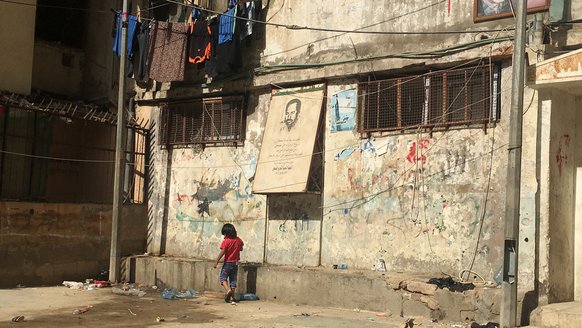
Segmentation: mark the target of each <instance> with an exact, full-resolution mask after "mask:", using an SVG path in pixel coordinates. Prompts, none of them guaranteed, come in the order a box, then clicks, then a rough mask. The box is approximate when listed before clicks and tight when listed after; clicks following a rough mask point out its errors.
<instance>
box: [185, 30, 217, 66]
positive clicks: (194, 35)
mask: <svg viewBox="0 0 582 328" xmlns="http://www.w3.org/2000/svg"><path fill="white" fill-rule="evenodd" d="M210 33H211V31H210V27H209V26H208V21H207V20H206V19H197V20H196V21H193V22H190V49H189V50H190V51H189V52H188V61H190V62H191V63H193V64H199V63H202V62H204V61H205V60H207V59H209V58H210V41H211V34H210Z"/></svg>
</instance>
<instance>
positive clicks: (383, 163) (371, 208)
mask: <svg viewBox="0 0 582 328" xmlns="http://www.w3.org/2000/svg"><path fill="white" fill-rule="evenodd" d="M472 5H473V3H472V2H464V3H462V4H455V5H453V7H452V10H451V13H450V15H448V14H447V8H446V3H445V2H436V3H433V4H430V3H428V4H427V3H425V2H422V1H413V2H395V1H381V2H380V3H378V2H377V1H374V2H373V1H364V2H349V1H343V0H342V1H337V2H335V3H334V4H333V6H329V4H328V3H318V2H310V3H307V2H298V1H282V0H276V1H271V3H270V5H269V10H268V13H267V17H269V18H270V21H271V22H273V23H289V22H292V23H294V24H297V25H308V26H326V27H329V28H346V26H351V27H353V26H366V25H370V27H369V28H368V30H371V31H380V30H381V31H407V30H408V31H413V30H414V31H435V30H465V29H469V28H471V29H477V28H483V29H487V28H500V27H506V26H509V25H511V24H512V23H513V22H512V20H498V21H494V22H488V23H479V24H474V23H473V21H472ZM378 8H382V9H383V10H378ZM387 13H390V14H387ZM427 17H431V19H426V18H427ZM500 35H503V33H502V34H500ZM488 36H489V37H490V38H493V37H495V36H497V34H495V33H488ZM476 38H477V37H476V36H475V35H470V34H469V35H463V34H460V35H446V36H439V35H436V36H435V35H431V36H426V35H425V36H410V35H408V36H402V35H400V36H399V35H391V36H388V35H365V34H350V35H346V34H333V33H329V32H316V31H301V30H288V29H282V28H275V27H272V26H267V27H266V34H265V39H266V41H267V42H266V48H265V49H264V50H263V52H262V57H261V64H262V65H278V64H284V63H307V64H308V63H320V62H329V61H341V60H348V59H354V58H364V57H371V56H380V55H387V54H394V53H401V52H404V51H426V50H429V49H440V48H443V47H447V46H453V45H458V44H461V43H466V42H472V41H474V40H475V39H476ZM510 49H511V43H508V42H506V43H503V44H499V45H495V46H493V47H490V46H485V47H482V48H477V49H474V50H470V51H466V52H462V53H459V54H453V55H451V56H449V57H445V58H443V59H423V60H420V59H377V60H373V61H372V60H371V61H361V62H358V63H351V62H350V63H345V64H341V65H332V66H325V67H321V68H315V69H307V68H305V69H302V70H296V71H283V72H277V73H272V74H265V75H256V76H254V78H253V79H252V84H253V85H254V86H255V87H257V88H258V89H256V90H268V89H269V88H270V85H272V86H273V87H276V86H277V85H278V83H281V84H284V83H287V82H293V83H301V82H303V83H304V84H310V83H312V82H310V81H315V80H317V81H319V79H320V78H330V79H329V80H327V82H328V86H329V87H328V90H327V95H328V98H327V100H328V101H327V104H326V107H325V108H326V109H325V114H326V121H325V122H326V124H325V132H324V133H325V137H324V139H325V140H324V145H325V151H326V153H325V164H324V173H325V178H324V191H323V194H322V195H321V196H316V195H302V196H299V197H297V196H294V197H288V199H286V197H287V196H285V195H281V196H278V197H274V196H268V197H266V196H260V195H252V194H249V192H248V190H250V189H248V186H249V185H250V184H252V179H249V180H247V179H245V171H246V167H245V166H243V165H242V164H246V163H250V162H252V161H253V158H254V159H258V156H259V151H260V148H261V142H262V136H263V128H264V124H265V121H266V114H267V112H268V109H269V101H270V94H269V93H268V91H256V90H254V91H250V95H251V99H252V100H251V101H250V102H249V106H248V110H249V113H248V115H247V121H246V122H247V126H246V140H245V143H244V147H241V148H233V147H207V148H205V149H203V150H202V149H200V148H197V147H188V148H182V149H180V148H176V149H173V150H166V149H163V148H161V147H160V146H159V145H157V143H155V144H154V146H153V148H152V159H153V163H154V165H153V166H152V167H151V168H150V170H151V172H150V177H151V179H152V180H151V183H152V186H156V187H153V188H152V190H151V196H150V199H149V201H150V204H149V211H150V212H149V214H150V225H151V227H152V228H151V229H150V231H151V235H150V243H149V247H148V251H150V252H152V253H155V254H160V253H161V254H167V255H174V256H186V257H202V258H214V257H215V256H216V254H217V252H218V245H219V243H220V240H221V239H222V237H221V235H220V227H221V225H222V224H223V222H234V223H235V225H236V226H237V229H238V231H239V234H240V236H241V237H242V238H243V239H244V240H245V242H246V244H247V247H245V254H243V258H242V259H243V260H246V261H258V262H262V261H263V259H265V260H266V262H268V263H272V264H290V265H300V266H301V265H306V266H310V265H318V264H322V265H325V266H329V265H332V264H339V263H346V264H348V265H349V266H350V267H351V268H362V269H369V268H370V267H371V266H372V265H373V264H374V263H375V262H376V259H377V258H378V257H379V256H381V257H383V258H384V259H385V260H386V263H387V266H388V269H389V270H396V271H411V272H418V271H424V272H440V271H444V272H447V273H450V274H452V275H457V274H459V272H460V271H461V270H463V269H469V268H470V267H471V263H472V262H473V257H474V256H475V260H474V263H473V266H472V271H474V274H472V275H471V277H473V276H475V277H478V276H481V277H483V278H484V279H485V280H492V279H493V277H494V275H495V273H496V272H497V271H498V270H499V269H500V267H501V264H502V259H503V250H502V245H503V239H504V233H503V228H504V224H503V223H504V215H505V213H504V204H505V188H506V186H505V180H506V174H507V168H506V162H507V142H508V124H509V110H510V105H511V104H510V90H511V67H510V63H509V62H505V63H504V67H503V71H502V83H501V89H502V100H501V104H502V108H501V119H500V122H499V124H498V125H497V126H496V127H491V128H488V129H487V130H486V131H484V130H483V129H480V128H476V129H475V128H473V129H464V128H463V129H451V130H448V131H441V132H434V133H432V134H427V133H422V134H414V133H408V134H398V133H394V134H386V135H383V136H376V137H375V138H374V139H373V140H371V142H372V143H373V144H374V145H375V146H377V147H380V146H386V149H387V152H386V153H385V154H383V155H377V154H376V153H375V152H374V151H367V150H362V141H363V140H362V139H360V136H359V135H358V134H356V133H355V132H353V131H343V132H338V133H331V132H330V126H331V123H330V117H331V116H330V115H331V114H330V106H331V104H330V97H331V95H333V94H334V93H336V92H338V91H340V90H345V89H348V88H352V87H354V84H355V83H356V80H353V79H345V76H347V75H352V76H353V75H354V74H362V76H364V75H365V76H367V75H368V74H371V73H374V74H376V73H378V74H380V77H381V76H383V75H385V74H388V73H390V74H393V73H394V74H402V75H406V74H416V72H418V70H416V68H417V67H422V66H425V65H432V64H434V65H440V66H438V67H450V65H451V64H450V62H455V61H464V60H471V59H475V58H480V57H481V56H486V55H487V54H489V53H493V54H496V55H508V54H510V53H511V50H510ZM474 63H477V61H475V62H474ZM271 83H272V84H271ZM219 85H220V87H221V88H222V91H229V92H230V91H232V92H234V90H236V87H237V86H238V87H240V85H238V84H237V83H236V82H233V83H232V84H229V83H228V82H224V84H220V83H219ZM231 87H232V90H231ZM261 88H262V89H261ZM208 91H209V90H197V91H196V92H194V91H190V92H191V94H192V95H193V96H200V93H203V92H208ZM188 94H189V93H188V90H186V89H185V88H182V89H180V88H172V89H171V90H169V91H167V92H166V90H164V91H163V92H162V91H160V92H157V91H156V92H151V93H148V94H146V95H144V99H155V98H156V97H166V96H168V97H169V98H171V95H177V96H178V95H179V96H186V95H188ZM530 102H531V104H530ZM525 105H526V106H527V109H525V114H524V145H523V159H522V169H523V170H522V200H521V214H522V221H521V230H520V233H521V236H520V242H521V243H520V253H519V256H520V272H519V279H520V280H519V281H520V288H523V289H524V290H526V291H529V290H532V289H533V288H534V280H535V270H536V268H535V263H536V258H535V256H536V255H535V250H536V246H535V245H536V242H537V240H536V229H537V224H538V221H537V219H538V215H539V212H540V210H539V208H538V207H536V204H538V198H539V194H538V193H537V188H538V181H537V179H538V171H537V169H538V167H536V165H535V163H536V156H539V149H538V146H537V144H536V141H537V140H538V138H539V136H538V134H537V127H538V124H541V123H540V122H539V116H538V110H537V106H536V105H537V95H536V93H534V92H533V91H532V90H530V89H526V93H525ZM141 112H144V113H148V114H147V115H151V117H152V118H153V119H154V121H155V120H157V117H158V115H159V113H158V109H157V108H156V107H151V108H148V107H141V108H140V109H139V110H138V115H141V114H140V113H141ZM155 130H156V127H154V129H153V130H152V131H154V132H153V135H154V139H153V140H154V141H155V140H156V139H155V134H156V132H155ZM348 147H352V148H353V150H354V152H353V153H352V154H351V155H349V156H347V157H345V158H341V159H339V160H337V161H336V160H335V159H336V156H337V155H339V154H340V152H341V151H342V150H344V149H346V148H348ZM491 155H493V156H491ZM489 175H491V184H490V186H489V190H488V192H487V185H488V179H489ZM486 198H487V206H486V207H485V206H484V205H485V199H486ZM205 199H206V200H205ZM206 205H208V208H207V211H205V210H204V209H205V206H206ZM200 206H201V207H200ZM484 208H485V209H486V211H485V213H483V211H484ZM266 218H268V221H267V222H265V219H266ZM482 218H484V219H483V220H482ZM481 222H483V225H482V227H481ZM265 231H266V232H267V233H266V236H265ZM477 241H478V243H477ZM475 250H476V254H475ZM477 279H478V278H477Z"/></svg>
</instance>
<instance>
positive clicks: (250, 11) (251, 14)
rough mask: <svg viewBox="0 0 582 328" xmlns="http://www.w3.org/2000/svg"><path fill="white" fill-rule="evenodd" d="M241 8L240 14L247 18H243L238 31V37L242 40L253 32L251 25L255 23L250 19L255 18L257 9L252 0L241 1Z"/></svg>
mask: <svg viewBox="0 0 582 328" xmlns="http://www.w3.org/2000/svg"><path fill="white" fill-rule="evenodd" d="M241 8H242V13H241V16H242V17H244V18H248V19H249V20H244V21H243V23H242V28H241V31H240V39H241V40H242V39H244V38H246V37H247V36H249V35H251V34H253V25H254V24H255V23H254V22H253V21H251V20H256V19H257V9H256V6H255V2H254V1H251V2H247V3H243V4H242V5H241Z"/></svg>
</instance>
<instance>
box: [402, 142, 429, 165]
mask: <svg viewBox="0 0 582 328" xmlns="http://www.w3.org/2000/svg"><path fill="white" fill-rule="evenodd" d="M429 145H430V140H428V139H421V140H419V141H418V142H416V141H412V142H411V143H410V146H409V148H408V155H406V160H407V161H408V162H409V163H412V164H416V163H417V162H419V161H420V162H422V164H426V160H427V157H426V155H424V154H423V151H424V152H425V150H426V149H428V146H429Z"/></svg>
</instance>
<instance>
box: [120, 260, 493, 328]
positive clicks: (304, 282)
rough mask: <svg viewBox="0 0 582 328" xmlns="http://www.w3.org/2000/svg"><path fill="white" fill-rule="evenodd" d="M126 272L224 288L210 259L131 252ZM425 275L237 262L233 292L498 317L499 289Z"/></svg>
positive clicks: (156, 280)
mask: <svg viewBox="0 0 582 328" xmlns="http://www.w3.org/2000/svg"><path fill="white" fill-rule="evenodd" d="M126 272H127V273H128V276H127V279H128V280H129V281H132V282H136V283H142V284H145V285H156V286H158V287H160V288H164V287H174V288H178V289H186V288H194V289H195V290H198V291H200V290H211V291H217V292H220V291H222V287H221V286H220V284H219V281H218V274H219V270H218V269H214V268H213V261H209V260H203V259H191V258H172V257H152V256H133V257H129V258H127V260H126ZM429 278H430V277H427V276H426V275H415V274H404V273H390V272H386V273H385V274H379V273H377V272H373V271H369V270H367V271H366V270H333V269H330V268H323V267H315V268H313V267H309V268H308V267H292V266H273V265H262V264H256V263H241V266H240V269H239V274H238V288H237V292H254V293H256V294H257V295H259V297H260V298H261V299H263V300H269V301H276V302H282V303H288V304H300V305H317V306H329V307H338V308H346V309H361V310H369V311H377V312H383V313H391V314H392V315H400V316H404V317H413V316H421V317H428V318H432V319H438V320H445V321H447V320H448V321H465V320H466V319H469V320H476V321H484V322H486V321H493V322H495V321H498V319H499V318H498V313H499V309H496V307H498V304H499V302H495V300H496V299H499V297H500V290H499V289H497V288H483V287H477V288H476V289H475V290H472V291H467V292H464V293H460V292H451V291H449V290H446V289H438V288H437V287H436V286H435V285H431V284H427V283H426V281H428V279H429ZM433 286H434V287H433ZM425 293H426V294H425ZM431 293H432V294H431ZM496 304H497V305H496Z"/></svg>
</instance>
